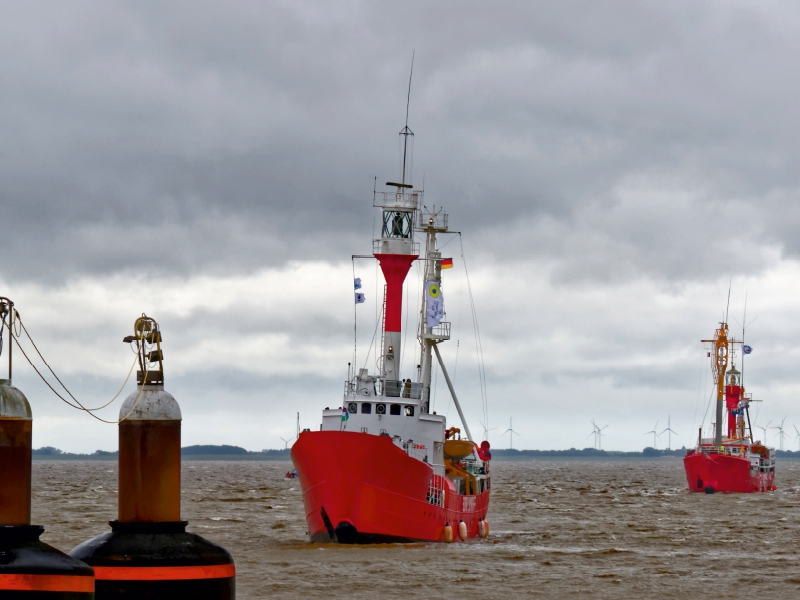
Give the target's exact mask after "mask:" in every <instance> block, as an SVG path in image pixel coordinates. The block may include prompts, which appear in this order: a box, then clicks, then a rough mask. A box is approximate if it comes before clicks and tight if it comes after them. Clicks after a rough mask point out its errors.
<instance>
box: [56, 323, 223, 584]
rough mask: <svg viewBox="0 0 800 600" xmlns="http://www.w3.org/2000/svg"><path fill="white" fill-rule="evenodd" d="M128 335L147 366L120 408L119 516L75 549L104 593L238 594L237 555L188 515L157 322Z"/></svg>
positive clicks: (176, 419)
mask: <svg viewBox="0 0 800 600" xmlns="http://www.w3.org/2000/svg"><path fill="white" fill-rule="evenodd" d="M125 341H127V342H131V343H135V344H136V350H137V353H138V354H139V357H140V366H141V368H142V370H141V371H139V374H138V386H137V391H135V392H134V393H132V394H131V395H130V396H128V398H127V399H126V400H125V402H124V403H123V405H122V409H121V410H120V423H119V492H118V494H119V495H118V511H117V520H116V521H112V522H111V531H110V532H107V533H104V534H102V535H99V536H97V537H96V538H94V539H92V540H89V541H88V542H84V543H83V544H81V545H80V546H78V547H77V548H75V549H74V550H73V551H72V552H71V555H72V556H73V557H74V558H78V559H80V560H82V561H84V562H86V563H88V564H89V565H91V566H92V567H93V568H94V570H95V580H96V581H95V593H96V597H97V599H98V600H110V599H116V598H125V599H128V598H137V599H138V598H148V599H150V600H167V599H168V600H179V599H181V600H182V599H184V598H187V599H188V598H192V599H197V600H201V599H202V600H229V599H232V598H235V595H236V591H235V590H236V569H235V566H234V562H233V558H232V557H231V555H230V554H229V553H228V551H227V550H225V549H224V548H222V547H221V546H218V545H216V544H214V543H212V542H209V541H208V540H205V539H203V538H202V537H200V536H199V535H196V534H194V533H189V532H187V531H186V525H187V522H186V521H182V520H181V516H180V503H181V410H180V407H179V406H178V403H177V401H176V400H175V398H173V396H172V395H171V394H170V393H168V392H166V391H164V376H163V363H162V360H163V356H162V353H161V331H160V329H159V326H158V323H156V322H155V321H154V320H153V319H151V318H149V317H146V316H144V315H143V316H142V317H141V318H140V319H137V321H136V325H135V326H134V335H133V336H129V337H126V338H125Z"/></svg>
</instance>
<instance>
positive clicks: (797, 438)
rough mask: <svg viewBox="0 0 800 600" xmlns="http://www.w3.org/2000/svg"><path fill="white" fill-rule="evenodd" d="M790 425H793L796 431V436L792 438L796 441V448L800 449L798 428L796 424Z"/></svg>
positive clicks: (799, 431) (799, 430)
mask: <svg viewBox="0 0 800 600" xmlns="http://www.w3.org/2000/svg"><path fill="white" fill-rule="evenodd" d="M792 427H794V430H795V431H796V432H797V437H796V438H794V441H795V442H798V443H797V449H798V450H800V429H798V428H797V425H792Z"/></svg>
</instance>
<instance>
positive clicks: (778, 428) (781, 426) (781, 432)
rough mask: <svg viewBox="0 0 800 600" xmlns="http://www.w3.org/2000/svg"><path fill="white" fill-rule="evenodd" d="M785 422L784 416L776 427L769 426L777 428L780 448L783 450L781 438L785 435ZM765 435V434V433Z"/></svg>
mask: <svg viewBox="0 0 800 600" xmlns="http://www.w3.org/2000/svg"><path fill="white" fill-rule="evenodd" d="M785 422H786V417H783V420H782V421H781V424H780V425H778V426H776V427H770V429H777V430H778V439H779V440H780V450H781V452H783V438H784V437H786V434H785V433H783V424H784V423H785ZM765 435H766V434H765Z"/></svg>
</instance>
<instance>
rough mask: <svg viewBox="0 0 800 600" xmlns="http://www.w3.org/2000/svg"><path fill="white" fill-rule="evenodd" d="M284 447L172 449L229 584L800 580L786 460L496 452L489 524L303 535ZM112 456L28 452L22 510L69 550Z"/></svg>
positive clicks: (102, 519) (769, 591)
mask: <svg viewBox="0 0 800 600" xmlns="http://www.w3.org/2000/svg"><path fill="white" fill-rule="evenodd" d="M289 467H290V464H289V463H288V462H184V463H183V498H182V513H183V518H184V519H187V520H188V521H189V522H190V523H189V530H190V531H194V532H195V533H199V534H200V535H202V536H204V537H206V538H208V539H210V540H212V541H214V542H217V543H219V544H221V545H223V546H224V547H225V548H227V549H228V550H229V551H230V552H231V553H232V554H233V556H234V558H235V560H236V566H237V590H238V593H237V597H238V598H239V599H240V600H251V599H252V600H255V599H260V598H265V599H266V598H298V597H305V598H340V597H349V598H375V597H380V598H381V599H389V598H418V597H426V598H454V597H455V598H498V599H499V598H503V599H507V598H520V597H522V598H525V597H543V598H561V597H581V598H656V597H658V598H688V597H690V596H691V597H698V596H701V597H705V598H740V597H742V596H743V595H749V594H757V595H758V596H759V597H768V598H773V599H774V598H796V597H799V596H800V554H799V553H798V542H800V526H799V523H800V511H798V508H800V462H790V461H782V462H780V463H779V465H778V476H777V478H776V482H777V485H778V488H779V489H778V491H777V492H775V493H772V494H760V495H756V494H750V495H724V494H714V495H705V494H691V495H690V494H689V493H688V492H687V491H686V489H685V488H686V486H685V481H684V475H683V465H682V462H681V461H680V460H676V459H662V460H652V461H644V460H635V461H633V460H632V461H609V462H594V461H592V462H589V461H557V462H556V461H525V462H498V461H495V462H494V463H493V465H492V468H493V491H492V503H491V507H490V511H489V517H488V520H489V522H490V524H491V531H492V533H491V536H490V537H489V539H488V540H482V541H474V542H469V543H465V544H452V545H445V544H412V545H385V546H372V547H365V546H331V545H326V546H322V545H312V544H308V543H306V541H305V533H306V527H305V520H304V518H303V510H302V500H301V495H300V490H299V485H298V483H297V480H287V479H285V478H284V474H285V472H286V470H287V469H288V468H289ZM116 474H117V469H116V464H115V463H113V462H108V463H106V462H56V461H53V462H45V461H36V462H34V471H33V477H34V506H33V515H34V523H36V524H41V525H44V526H45V527H46V528H47V531H46V533H45V535H44V536H43V538H42V539H43V540H44V541H47V542H48V543H50V544H53V545H54V546H56V547H58V548H60V549H62V550H65V551H69V550H71V549H72V548H73V547H74V546H75V545H77V544H78V543H80V542H82V541H85V540H86V539H89V538H90V537H92V536H94V535H97V534H99V533H102V532H104V531H108V530H109V528H108V526H107V524H106V523H107V521H109V520H111V519H114V518H115V517H116V489H117V481H116Z"/></svg>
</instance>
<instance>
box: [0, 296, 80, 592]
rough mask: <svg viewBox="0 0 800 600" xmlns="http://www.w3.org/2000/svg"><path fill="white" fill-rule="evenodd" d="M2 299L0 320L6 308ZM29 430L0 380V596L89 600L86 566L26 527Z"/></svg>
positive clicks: (24, 403)
mask: <svg viewBox="0 0 800 600" xmlns="http://www.w3.org/2000/svg"><path fill="white" fill-rule="evenodd" d="M4 300H5V299H4V298H0V316H2V317H6V316H7V314H8V311H9V309H10V307H9V304H10V302H8V303H4V302H3V301H4ZM12 306H13V305H12ZM4 307H6V308H5V310H4ZM4 312H5V313H6V314H3V313H4ZM4 325H5V322H3V323H0V327H1V326H4ZM0 339H2V338H1V337H0ZM9 346H10V344H9ZM8 350H9V356H10V354H11V348H9V349H8ZM9 371H11V368H10V362H9ZM9 374H10V373H9ZM32 432H33V416H32V414H31V407H30V404H28V400H27V398H25V395H24V394H23V393H22V392H21V391H19V390H18V389H17V388H15V387H14V386H12V385H11V380H10V379H0V598H19V599H20V600H22V599H26V598H30V599H37V600H38V599H39V598H41V599H45V598H46V599H51V598H52V599H53V600H56V599H62V600H84V599H90V598H94V573H93V572H92V568H91V567H90V566H88V565H87V564H85V563H82V562H81V561H79V560H76V559H74V558H72V557H71V556H68V555H67V554H64V553H63V552H60V551H59V550H56V549H55V548H53V547H52V546H48V545H47V544H45V543H44V542H40V541H39V536H40V535H42V533H43V532H44V527H41V526H39V525H31V441H32V437H31V435H32Z"/></svg>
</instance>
